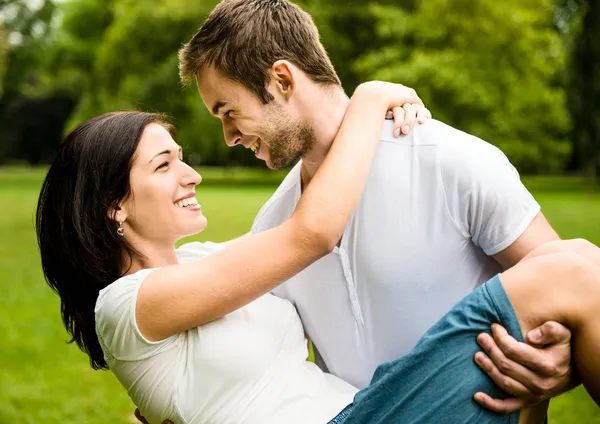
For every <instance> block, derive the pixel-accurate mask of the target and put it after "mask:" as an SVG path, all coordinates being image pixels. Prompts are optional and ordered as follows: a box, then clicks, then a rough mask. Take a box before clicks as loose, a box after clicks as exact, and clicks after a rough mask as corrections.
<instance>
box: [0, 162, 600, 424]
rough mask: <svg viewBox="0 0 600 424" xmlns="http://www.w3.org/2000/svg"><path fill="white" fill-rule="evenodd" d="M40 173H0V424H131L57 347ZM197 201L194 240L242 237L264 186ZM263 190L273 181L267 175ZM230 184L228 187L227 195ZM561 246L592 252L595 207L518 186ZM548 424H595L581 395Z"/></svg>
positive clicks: (115, 398)
mask: <svg viewBox="0 0 600 424" xmlns="http://www.w3.org/2000/svg"><path fill="white" fill-rule="evenodd" d="M44 172H45V170H44V169H38V170H27V169H0V275H1V276H2V280H1V281H0V293H1V295H0V334H2V338H3V340H2V348H1V349H0V423H9V422H18V423H22V424H28V423H31V424H34V423H35V424H40V423H43V424H45V423H61V424H66V423H90V424H95V423H98V424H100V423H107V422H110V423H114V424H121V423H122V424H124V423H131V422H135V419H134V418H133V415H132V412H133V409H134V407H133V405H132V404H131V402H130V401H129V399H128V397H127V394H126V393H125V391H124V390H123V389H122V388H121V386H120V385H119V383H118V382H117V380H116V379H115V378H114V377H113V376H112V375H111V374H110V373H109V372H96V371H92V370H91V368H90V367H89V365H88V361H87V358H86V357H85V355H83V354H82V353H80V352H79V350H78V349H77V348H76V347H75V346H73V345H69V344H66V343H65V340H66V333H65V332H64V330H63V328H62V325H61V322H60V318H59V313H58V299H57V297H56V296H55V295H54V294H53V293H52V292H51V291H50V289H49V288H48V287H47V286H46V285H45V283H44V281H43V277H42V273H41V270H40V266H39V258H38V253H37V247H36V241H35V234H34V231H33V210H34V205H35V203H36V200H37V194H38V190H39V187H40V184H41V180H42V178H43V175H44ZM202 173H203V175H204V177H205V183H204V184H203V186H202V188H201V189H199V190H198V193H199V201H200V202H201V203H202V204H203V210H204V213H205V214H206V215H207V216H208V218H209V226H208V228H207V229H206V231H205V232H204V233H203V234H202V237H200V238H198V239H199V240H215V241H222V240H227V239H229V238H233V237H236V236H239V235H241V234H243V233H245V232H247V231H248V230H249V228H250V225H251V223H252V220H253V218H254V216H255V214H256V212H257V211H258V209H259V208H260V206H261V205H262V204H263V203H264V202H265V201H266V200H267V198H268V197H269V195H270V194H271V192H272V191H273V188H274V187H273V186H268V185H263V186H250V185H245V186H241V185H240V184H241V183H240V180H242V179H244V178H245V177H248V178H256V181H259V180H261V178H262V175H263V173H262V172H261V171H247V170H236V171H234V172H231V171H222V170H205V171H203V172H202ZM269 178H271V180H270V181H269V182H270V183H272V182H275V181H277V180H279V179H280V178H281V174H273V176H272V177H269ZM232 182H234V183H235V184H237V185H235V186H231V185H228V184H231V183H232ZM526 183H527V185H529V186H530V187H532V190H533V191H534V194H536V197H537V198H538V200H539V201H540V203H541V204H542V206H543V209H544V212H545V213H546V215H547V217H548V219H549V220H550V222H551V223H552V224H553V225H554V226H555V228H556V229H557V230H558V231H559V232H560V234H561V235H562V236H563V237H586V238H588V239H590V240H592V241H594V242H595V243H598V244H600V219H599V217H600V198H599V197H593V198H592V197H588V196H587V195H586V194H585V193H584V189H583V187H582V185H581V183H580V181H579V180H578V179H576V178H571V179H565V178H535V179H528V180H526ZM550 417H551V419H550V422H551V423H552V424H567V423H581V424H585V423H589V424H600V409H599V408H597V407H596V406H595V404H593V402H592V401H591V400H590V399H589V397H588V396H587V394H586V393H585V391H584V390H582V389H577V390H575V391H573V392H572V393H569V394H566V395H563V396H561V397H560V398H558V399H556V400H555V401H553V403H552V405H551V415H550Z"/></svg>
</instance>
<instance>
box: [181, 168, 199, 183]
mask: <svg viewBox="0 0 600 424" xmlns="http://www.w3.org/2000/svg"><path fill="white" fill-rule="evenodd" d="M186 166H187V168H188V169H187V172H186V173H185V175H184V176H183V179H182V182H181V185H183V186H189V185H191V186H197V185H198V184H200V183H201V182H202V177H201V176H200V174H198V173H197V172H196V170H195V169H194V168H192V167H191V166H189V165H187V164H186Z"/></svg>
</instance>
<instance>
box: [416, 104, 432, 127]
mask: <svg viewBox="0 0 600 424" xmlns="http://www.w3.org/2000/svg"><path fill="white" fill-rule="evenodd" d="M414 106H415V109H416V110H417V122H418V123H419V124H424V123H425V121H426V120H427V119H431V112H429V109H427V108H426V107H425V106H423V105H419V104H416V105H414Z"/></svg>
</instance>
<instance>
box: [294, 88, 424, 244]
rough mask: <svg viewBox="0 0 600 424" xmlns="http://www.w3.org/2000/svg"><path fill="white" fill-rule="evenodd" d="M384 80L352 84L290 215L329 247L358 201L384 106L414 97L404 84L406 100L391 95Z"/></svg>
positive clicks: (383, 112)
mask: <svg viewBox="0 0 600 424" xmlns="http://www.w3.org/2000/svg"><path fill="white" fill-rule="evenodd" d="M387 85H388V84H387V83H367V84H363V85H361V86H359V87H358V88H357V89H356V91H355V93H354V95H353V96H352V99H351V101H350V105H349V106H348V110H347V112H346V115H345V117H344V120H343V123H342V125H341V128H340V130H339V132H338V134H337V136H336V138H335V141H334V143H333V146H332V147H331V150H330V151H329V153H328V155H327V157H326V158H325V160H324V161H323V164H322V165H321V166H320V167H319V169H318V171H317V173H316V174H315V176H314V177H313V179H312V180H311V183H310V184H309V186H308V187H307V188H306V190H305V192H304V194H303V195H302V198H301V200H300V202H299V203H298V206H297V208H296V210H295V212H294V214H293V215H292V218H291V221H293V222H297V225H299V226H301V227H303V228H304V231H306V233H307V234H310V235H312V236H313V237H315V239H319V238H320V239H321V242H322V243H324V244H325V245H326V246H327V247H328V248H329V249H333V246H335V245H336V244H337V242H338V241H339V239H340V237H341V235H342V233H343V231H344V228H345V227H346V225H347V223H348V221H349V220H350V217H351V216H352V213H353V212H354V209H355V208H356V206H357V204H358V201H359V200H360V197H361V195H362V191H363V188H364V186H365V184H366V181H367V177H368V174H369V170H370V164H371V162H372V160H373V156H374V155H375V151H376V149H377V146H378V144H379V143H378V141H379V139H380V135H381V134H380V130H381V128H382V125H383V118H384V116H385V113H386V111H387V110H388V109H389V108H391V107H392V106H396V105H397V104H398V103H400V101H402V102H411V101H415V99H413V98H412V97H410V96H409V94H410V93H411V92H412V93H414V91H411V90H410V89H406V88H405V90H406V93H407V95H406V96H405V97H406V101H404V100H401V99H399V98H396V99H394V94H396V93H394V92H393V91H390V92H385V90H384V89H383V88H385V87H387ZM389 85H390V86H391V84H389ZM396 87H397V86H396ZM396 97H398V96H397V95H396ZM415 98H416V99H417V100H418V97H416V93H415ZM394 100H396V104H394Z"/></svg>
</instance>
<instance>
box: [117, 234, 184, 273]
mask: <svg viewBox="0 0 600 424" xmlns="http://www.w3.org/2000/svg"><path fill="white" fill-rule="evenodd" d="M129 243H130V244H131V245H132V247H133V248H134V249H135V250H136V251H137V252H138V253H139V255H135V254H134V257H133V258H132V259H130V258H129V255H128V254H127V252H123V264H124V268H125V269H123V270H122V271H123V272H124V273H126V274H133V273H136V272H138V271H141V270H142V269H148V268H160V267H163V266H169V265H176V264H178V263H179V260H178V259H177V253H176V251H175V243H174V242H164V241H163V242H160V243H159V242H148V241H146V242H144V243H141V242H138V243H132V242H131V241H129ZM129 265H131V266H129Z"/></svg>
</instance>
